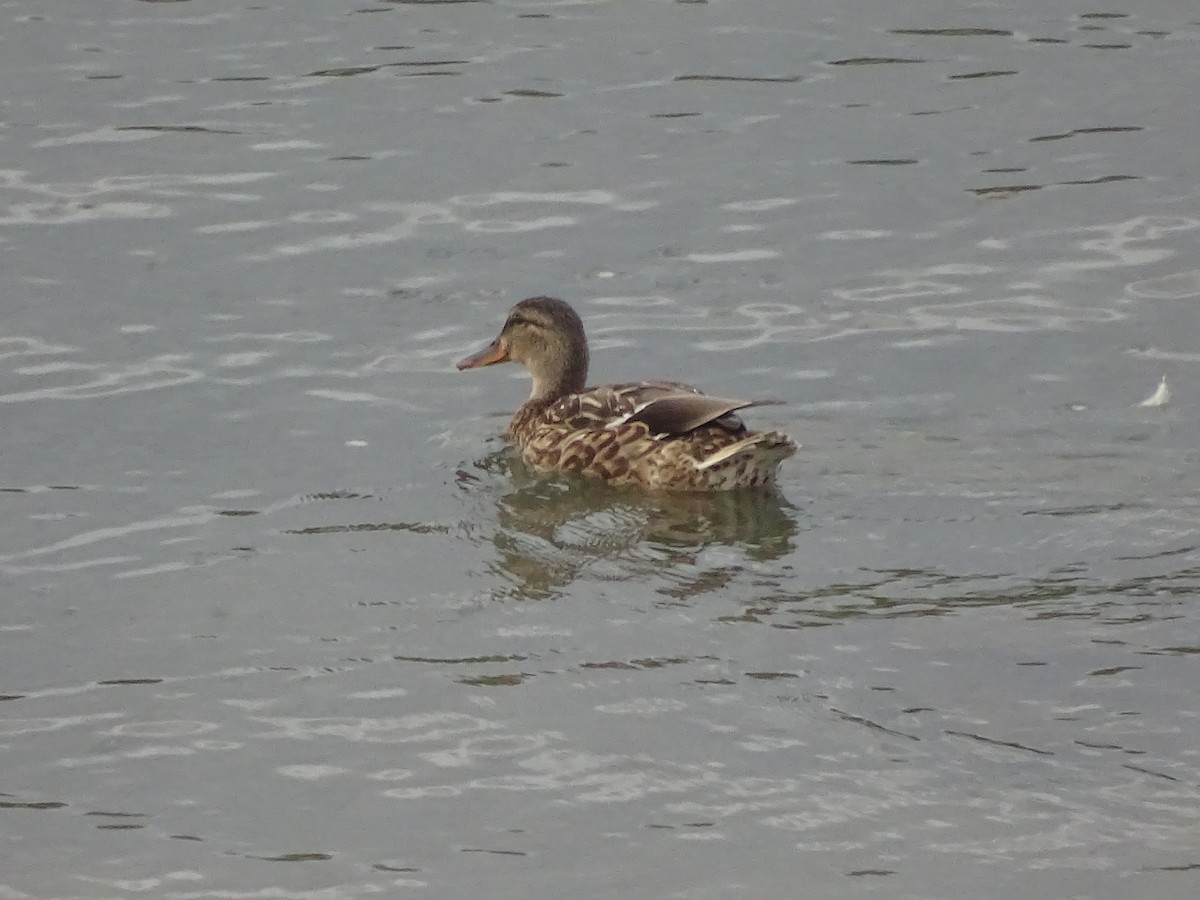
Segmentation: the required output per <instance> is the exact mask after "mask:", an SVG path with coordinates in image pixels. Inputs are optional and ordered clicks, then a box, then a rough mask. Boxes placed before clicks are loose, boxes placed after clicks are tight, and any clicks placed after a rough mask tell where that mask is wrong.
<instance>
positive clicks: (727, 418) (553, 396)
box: [458, 297, 797, 491]
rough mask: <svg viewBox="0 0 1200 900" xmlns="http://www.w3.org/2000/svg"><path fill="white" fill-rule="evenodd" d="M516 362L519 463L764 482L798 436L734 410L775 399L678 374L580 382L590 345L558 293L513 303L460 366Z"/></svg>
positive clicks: (654, 481)
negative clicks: (755, 427)
mask: <svg viewBox="0 0 1200 900" xmlns="http://www.w3.org/2000/svg"><path fill="white" fill-rule="evenodd" d="M509 361H512V362H516V363H518V364H520V365H522V366H524V368H525V369H526V371H528V373H529V375H530V376H531V378H532V380H533V388H532V391H531V392H530V394H529V399H528V400H526V401H525V403H524V404H522V405H521V407H520V408H519V409H518V410H517V411H516V413H515V414H514V415H513V417H512V420H511V421H510V422H509V424H508V436H509V437H510V438H511V439H512V441H513V442H514V443H515V444H516V446H517V447H518V449H519V450H520V454H521V457H522V459H523V460H524V461H525V463H526V465H528V466H529V467H530V468H532V469H534V470H536V471H539V472H571V473H578V474H581V475H586V476H591V477H594V478H599V479H602V480H604V481H606V482H608V483H610V484H614V485H636V486H638V487H641V488H647V489H651V490H667V491H724V490H732V489H737V488H761V489H768V490H769V489H772V488H774V487H775V485H776V477H777V474H778V470H779V465H780V463H782V462H783V460H785V459H787V458H788V457H790V456H791V455H792V454H794V453H795V452H796V449H797V445H796V443H795V442H794V441H793V440H792V439H791V438H790V437H788V436H787V435H785V434H783V433H781V432H778V431H757V432H756V431H750V430H749V429H747V428H746V425H745V424H744V423H743V422H742V420H741V417H740V416H738V415H737V413H738V412H739V411H740V410H742V409H745V408H747V407H751V406H760V405H764V404H768V403H778V402H779V401H777V400H735V399H731V398H728V397H714V396H711V395H709V394H705V393H704V392H702V391H701V390H699V389H698V388H695V387H692V386H691V385H688V384H682V383H680V382H676V381H634V382H626V383H622V384H604V385H600V386H598V387H588V386H587V378H588V363H589V353H588V342H587V335H586V333H585V332H584V327H583V321H582V319H580V317H579V314H578V313H577V312H576V311H575V310H574V309H573V308H572V307H571V305H570V304H569V303H567V302H566V301H564V300H559V299H557V298H555V297H530V298H528V299H525V300H522V301H521V302H520V303H518V304H517V305H516V306H514V307H513V308H512V309H511V310H510V311H509V314H508V318H507V319H506V320H505V322H504V326H503V327H502V328H501V329H500V333H499V334H498V335H497V336H496V339H495V340H493V341H492V342H491V343H490V344H488V345H487V346H486V347H484V348H483V349H482V350H480V351H479V352H477V353H473V354H471V355H470V356H468V357H466V358H465V359H463V360H461V361H460V362H459V363H458V369H459V371H463V370H465V369H478V368H483V367H485V366H492V365H496V364H497V363H503V362H509Z"/></svg>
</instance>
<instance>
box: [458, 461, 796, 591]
mask: <svg viewBox="0 0 1200 900" xmlns="http://www.w3.org/2000/svg"><path fill="white" fill-rule="evenodd" d="M458 476H459V477H458V481H459V485H460V487H462V488H463V489H465V490H473V489H474V490H477V489H479V488H480V486H497V485H503V487H500V488H498V490H497V491H496V492H495V493H494V492H493V491H492V490H486V493H487V494H488V495H490V496H494V497H497V499H496V500H495V501H494V502H495V508H496V526H495V528H494V530H493V531H492V533H491V534H490V535H489V536H488V537H489V538H490V540H491V542H492V544H493V546H494V547H495V551H496V554H495V558H494V560H493V564H492V570H493V572H494V574H497V575H500V576H501V577H502V578H503V579H504V581H505V582H506V583H507V584H509V585H510V589H509V590H507V591H504V592H503V593H504V594H505V595H507V596H510V597H512V598H514V599H530V600H533V599H546V598H550V597H554V596H557V595H559V594H560V593H561V592H562V590H563V588H565V587H566V586H568V585H569V584H571V583H572V582H574V581H576V580H577V579H579V578H580V577H583V576H587V577H590V578H592V579H600V580H612V581H625V580H630V579H634V578H640V577H651V576H655V577H658V578H660V579H661V578H663V577H665V578H666V579H667V580H668V581H669V582H671V587H670V589H668V590H666V591H664V592H665V593H668V594H670V595H672V596H676V597H678V596H681V595H680V594H679V592H678V591H679V589H680V588H681V587H682V585H687V584H693V585H695V592H700V591H702V590H708V589H711V588H712V587H713V586H714V585H713V584H712V583H711V582H712V576H713V575H714V573H713V572H708V573H706V574H705V573H701V572H698V571H697V561H698V556H699V554H700V553H701V551H705V550H711V549H712V548H714V547H717V548H721V547H723V548H726V549H728V550H729V551H730V553H729V555H722V563H723V564H722V566H721V569H722V570H725V569H729V568H730V567H731V564H732V568H740V567H739V566H737V565H736V561H738V560H744V561H747V562H767V561H770V560H774V559H778V558H780V557H782V556H784V555H785V554H787V553H788V552H790V551H791V550H792V549H793V546H794V545H793V538H794V535H795V532H796V521H795V516H794V513H795V508H794V507H793V506H792V505H791V504H790V503H788V502H787V500H785V499H784V498H783V497H782V496H781V495H780V494H778V493H776V492H773V491H762V490H748V489H747V490H733V491H723V492H720V493H716V494H699V493H647V492H645V491H638V490H636V489H632V488H616V487H612V486H610V485H606V484H604V483H602V482H599V481H597V480H595V479H590V478H584V477H581V476H570V475H559V476H547V475H544V474H538V473H534V472H532V471H530V470H529V469H528V468H526V467H525V465H524V463H522V462H521V461H520V459H518V458H517V457H516V455H515V453H513V452H512V451H511V449H509V448H505V449H503V450H499V451H497V452H495V453H492V454H490V455H489V456H487V457H485V458H483V459H481V460H479V461H478V462H477V463H476V464H475V467H474V471H470V470H460V471H459V473H458ZM497 495H498V496H497ZM672 570H676V571H674V572H673V571H672ZM697 576H700V577H697ZM706 576H707V577H706ZM705 585H707V587H705ZM684 593H688V591H687V590H685V591H684Z"/></svg>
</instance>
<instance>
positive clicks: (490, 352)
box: [458, 341, 508, 372]
mask: <svg viewBox="0 0 1200 900" xmlns="http://www.w3.org/2000/svg"><path fill="white" fill-rule="evenodd" d="M502 362H508V351H507V350H505V349H504V348H503V347H501V346H500V344H499V342H497V341H492V343H490V344H488V345H487V346H486V347H484V348H483V349H482V350H480V351H479V352H478V353H473V354H471V355H470V356H468V357H467V358H466V359H462V360H459V362H458V369H459V371H460V372H461V371H462V370H463V369H478V368H479V367H480V366H493V365H495V364H496V363H502Z"/></svg>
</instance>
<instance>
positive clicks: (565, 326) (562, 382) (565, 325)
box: [458, 297, 588, 398]
mask: <svg viewBox="0 0 1200 900" xmlns="http://www.w3.org/2000/svg"><path fill="white" fill-rule="evenodd" d="M509 360H512V361H513V362H517V363H520V364H521V365H522V366H524V367H525V369H526V370H527V371H528V372H529V374H530V375H532V376H533V393H532V394H530V397H531V398H547V397H559V396H562V395H563V394H569V393H573V392H575V391H579V390H582V388H583V386H584V384H585V383H586V382H587V371H588V346H587V337H586V336H585V335H584V332H583V322H582V320H580V318H579V314H578V313H576V312H575V310H573V309H572V308H571V306H570V305H569V304H568V303H565V302H564V301H562V300H556V299H555V298H553V297H530V298H529V299H528V300H522V301H521V302H520V303H518V304H517V305H516V306H514V307H513V308H512V310H511V311H510V312H509V314H508V318H507V319H506V320H505V322H504V327H503V328H501V329H500V334H498V335H497V336H496V339H495V340H494V341H492V342H491V343H490V344H488V345H487V346H486V347H484V348H483V349H482V350H480V351H479V352H478V353H475V354H472V355H471V356H468V357H467V358H466V359H464V360H462V361H461V362H459V364H458V368H459V369H460V370H461V369H478V368H480V367H482V366H491V365H495V364H496V363H502V362H508V361H509Z"/></svg>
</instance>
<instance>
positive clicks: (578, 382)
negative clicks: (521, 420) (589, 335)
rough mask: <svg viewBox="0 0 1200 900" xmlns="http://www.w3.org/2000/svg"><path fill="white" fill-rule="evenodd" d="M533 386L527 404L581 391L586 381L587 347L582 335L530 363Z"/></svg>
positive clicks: (551, 399)
mask: <svg viewBox="0 0 1200 900" xmlns="http://www.w3.org/2000/svg"><path fill="white" fill-rule="evenodd" d="M529 374H530V375H531V376H533V390H532V391H530V394H529V400H528V401H527V405H529V404H533V403H534V401H537V402H538V403H540V404H546V403H551V402H553V401H554V400H557V399H558V398H559V397H565V396H567V394H575V393H578V392H579V391H582V390H583V388H584V386H585V385H586V384H587V374H588V348H587V343H586V342H585V341H583V340H582V339H581V340H579V341H572V342H571V343H569V344H563V345H561V346H556V347H552V348H551V349H550V351H549V352H548V353H547V354H546V355H545V356H544V357H543V358H541V359H540V360H538V362H537V364H536V365H533V366H529Z"/></svg>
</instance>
